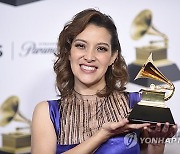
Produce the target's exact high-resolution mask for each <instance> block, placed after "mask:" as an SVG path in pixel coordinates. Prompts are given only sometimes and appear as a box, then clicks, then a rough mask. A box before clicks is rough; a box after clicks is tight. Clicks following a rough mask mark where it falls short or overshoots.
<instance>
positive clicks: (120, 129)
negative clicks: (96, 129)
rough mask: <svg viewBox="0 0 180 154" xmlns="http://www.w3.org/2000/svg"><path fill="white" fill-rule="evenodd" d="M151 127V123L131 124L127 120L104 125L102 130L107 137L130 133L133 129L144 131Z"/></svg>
mask: <svg viewBox="0 0 180 154" xmlns="http://www.w3.org/2000/svg"><path fill="white" fill-rule="evenodd" d="M148 126H150V124H149V123H144V124H129V121H128V120H127V119H123V120H121V121H119V122H108V123H104V124H103V125H102V128H101V130H103V131H104V132H105V133H106V135H107V137H111V136H115V135H118V134H122V133H126V132H129V131H130V130H133V129H142V128H147V127H148Z"/></svg>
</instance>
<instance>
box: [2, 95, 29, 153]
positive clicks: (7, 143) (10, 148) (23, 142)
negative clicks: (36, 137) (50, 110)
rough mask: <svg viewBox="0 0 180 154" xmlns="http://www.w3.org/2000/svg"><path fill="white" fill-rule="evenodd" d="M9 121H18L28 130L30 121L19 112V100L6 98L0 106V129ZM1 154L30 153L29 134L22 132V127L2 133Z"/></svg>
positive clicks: (15, 97) (14, 97)
mask: <svg viewBox="0 0 180 154" xmlns="http://www.w3.org/2000/svg"><path fill="white" fill-rule="evenodd" d="M11 121H19V122H24V123H26V124H28V126H29V127H28V128H29V130H30V126H31V121H30V120H29V119H27V118H26V117H24V116H23V115H22V114H21V113H20V111H19V98H18V97H17V96H10V97H8V98H7V99H6V100H5V101H4V102H3V103H2V104H1V106H0V127H4V126H6V125H8V124H9V123H10V122H11ZM1 135H2V147H0V153H1V152H3V153H4V152H5V153H6V152H7V153H16V152H17V151H18V153H30V149H31V148H30V145H31V134H30V132H26V131H24V128H23V127H18V128H16V131H13V132H9V133H3V134H1Z"/></svg>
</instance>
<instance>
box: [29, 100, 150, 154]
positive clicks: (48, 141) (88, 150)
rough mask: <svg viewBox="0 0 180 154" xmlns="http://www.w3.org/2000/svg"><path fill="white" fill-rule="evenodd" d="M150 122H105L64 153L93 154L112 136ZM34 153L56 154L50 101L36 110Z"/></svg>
mask: <svg viewBox="0 0 180 154" xmlns="http://www.w3.org/2000/svg"><path fill="white" fill-rule="evenodd" d="M148 125H149V124H128V120H127V119H123V120H121V121H120V122H109V123H105V124H103V126H102V128H101V129H100V130H99V131H97V132H96V133H95V134H94V135H93V136H92V137H90V138H89V139H87V140H86V141H84V142H82V143H81V144H79V145H78V146H76V147H74V148H72V149H70V150H68V151H66V152H64V154H92V153H94V151H96V149H97V148H98V147H99V146H100V145H101V144H102V143H104V142H105V141H107V140H108V139H109V138H110V137H112V136H114V135H118V134H121V133H124V132H128V131H130V130H132V129H141V128H143V127H146V126H148ZM31 145H32V146H31V147H32V154H45V153H48V154H55V153H56V146H57V137H56V133H55V130H54V127H53V124H52V121H51V119H50V116H49V106H48V102H42V103H39V104H38V105H37V106H36V107H35V110H34V113H33V119H32V140H31Z"/></svg>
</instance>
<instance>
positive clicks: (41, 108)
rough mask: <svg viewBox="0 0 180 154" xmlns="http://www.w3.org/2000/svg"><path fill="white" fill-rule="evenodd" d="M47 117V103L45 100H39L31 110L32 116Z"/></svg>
mask: <svg viewBox="0 0 180 154" xmlns="http://www.w3.org/2000/svg"><path fill="white" fill-rule="evenodd" d="M37 117H39V118H41V119H44V118H48V117H49V105H48V102H47V101H43V102H39V103H38V104H37V105H36V106H35V108H34V112H33V118H37Z"/></svg>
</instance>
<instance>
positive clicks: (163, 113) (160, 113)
mask: <svg viewBox="0 0 180 154" xmlns="http://www.w3.org/2000/svg"><path fill="white" fill-rule="evenodd" d="M128 120H129V122H130V123H137V124H140V123H151V124H156V123H161V124H163V125H164V124H165V123H166V122H169V124H170V125H175V122H174V119H173V116H172V113H171V110H170V109H169V108H161V107H154V106H145V105H138V104H136V105H135V106H134V108H133V110H132V111H131V113H130V115H129V117H128Z"/></svg>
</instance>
